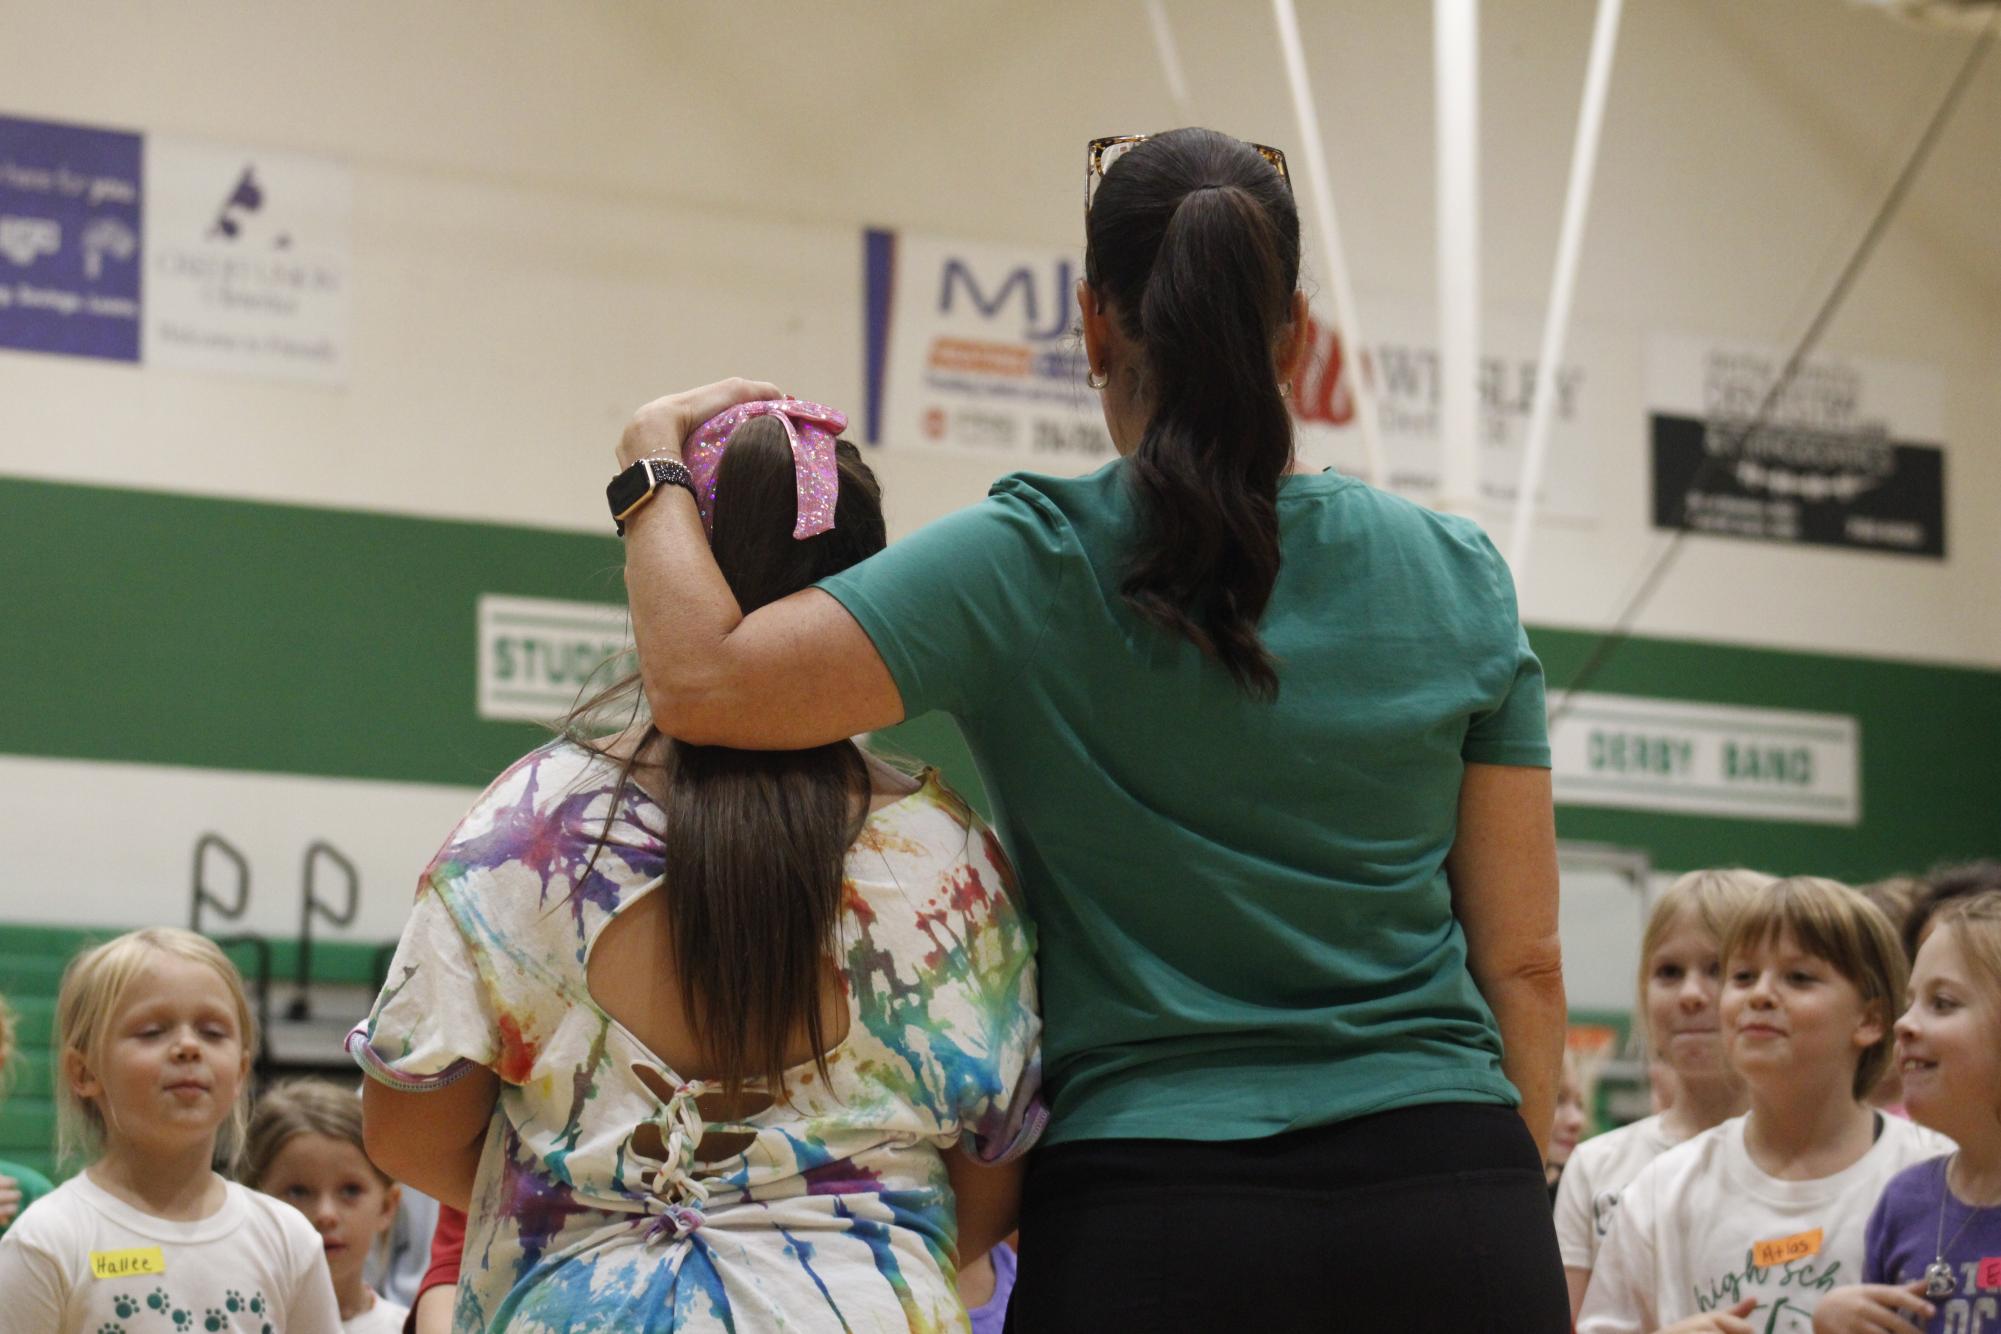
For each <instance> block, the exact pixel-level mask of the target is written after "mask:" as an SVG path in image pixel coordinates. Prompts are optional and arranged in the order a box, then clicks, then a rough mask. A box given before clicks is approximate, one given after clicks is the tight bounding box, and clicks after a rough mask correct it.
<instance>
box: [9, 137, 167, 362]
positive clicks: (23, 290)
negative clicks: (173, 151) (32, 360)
mask: <svg viewBox="0 0 2001 1334" xmlns="http://www.w3.org/2000/svg"><path fill="white" fill-rule="evenodd" d="M140 178H141V170H140V137H139V136H138V135H136V134H129V133H126V132H124V131H121V130H98V129H90V128H87V127H85V126H81V125H59V124H56V123H54V122H52V121H41V120H20V119H16V118H14V117H11V116H0V347H8V348H18V349H21V350H23V351H29V352H56V353H63V354H66V355H69V356H77V357H104V358H108V359H110V360H113V361H137V360H138V359H139V274H140V269H141V265H140V255H139V238H140V236H141V235H142V234H143V233H142V231H141V228H140V184H141V180H140Z"/></svg>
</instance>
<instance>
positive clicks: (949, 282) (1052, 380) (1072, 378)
mask: <svg viewBox="0 0 2001 1334" xmlns="http://www.w3.org/2000/svg"><path fill="white" fill-rule="evenodd" d="M863 251H864V255H865V257H866V268H867V273H866V282H867V290H866V297H867V300H866V302H865V303H864V304H865V314H864V319H865V321H866V328H865V329H864V339H865V345H866V348H867V356H868V366H867V381H866V383H867V386H868V389H867V392H868V404H867V439H868V441H869V443H871V444H889V443H893V444H895V445H896V446H898V447H900V448H907V449H912V450H938V451H959V452H963V451H971V452H975V453H983V454H995V455H1001V456H1004V457H1007V458H1011V459H1014V460H1016V461H1017V462H1016V465H1015V466H1018V467H1022V468H1031V469H1035V470H1037V471H1043V472H1086V471H1089V470H1090V469H1092V468H1095V467H1097V466H1098V465H1099V464H1101V463H1105V462H1107V461H1109V460H1110V459H1111V458H1112V457H1113V450H1112V440H1111V436H1110V435H1108V434H1107V433H1106V431H1105V420H1104V417H1103V415H1102V414H1101V413H1100V412H1099V410H1098V396H1097V394H1095V393H1093V392H1092V391H1091V390H1090V389H1089V388H1087V387H1086V386H1085V384H1084V376H1085V373H1086V367H1085V365H1084V349H1083V342H1082V340H1081V339H1080V338H1078V337H1077V336H1076V335H1075V334H1074V333H1073V332H1072V325H1073V323H1074V318H1075V313H1076V296H1075V289H1076V284H1077V279H1078V277H1080V276H1081V275H1082V273H1083V266H1082V263H1081V262H1080V261H1078V260H1077V259H1075V258H1074V257H1072V256H1070V255H1066V254H1063V253H1061V252H1059V251H1054V250H1037V249H1031V248H1028V247H1022V246H996V245H985V244H979V243H974V242H957V241H944V240H939V239H937V238H935V237H927V236H915V235H912V234H910V233H908V232H895V233H892V232H885V231H870V232H868V233H866V234H865V235H864V237H863Z"/></svg>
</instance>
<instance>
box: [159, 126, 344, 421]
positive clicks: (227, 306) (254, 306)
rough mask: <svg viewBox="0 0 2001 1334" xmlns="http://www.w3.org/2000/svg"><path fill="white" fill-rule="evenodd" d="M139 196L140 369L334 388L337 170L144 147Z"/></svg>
mask: <svg viewBox="0 0 2001 1334" xmlns="http://www.w3.org/2000/svg"><path fill="white" fill-rule="evenodd" d="M146 189H147V207H146V250H145V253H146V346H145V360H146V361H147V362H149V363H151V364H153V365H159V366H171V367H175V368H178V369H182V370H196V371H222V372H233V373H238V374H245V375H259V376H267V377H271V378H277V379H293V380H309V381H315V382H319V383H323V384H340V383H343V382H345V380H346V379H347V359H348V295H349V287H350V281H351V275H352V270H353V267H354V259H353V241H352V232H353V216H354V184H353V178H352V175H351V173H350V172H349V170H348V168H347V167H346V166H345V165H343V164H341V163H338V162H333V161H329V160H327V159H323V158H316V157H307V156H304V155H302V154H297V153H279V152H272V151H269V150H265V149H249V148H236V147H231V146H228V145H223V144H213V143H205V142H201V141H198V140H192V139H180V138H172V137H167V136H161V135H149V136H148V137H147V140H146Z"/></svg>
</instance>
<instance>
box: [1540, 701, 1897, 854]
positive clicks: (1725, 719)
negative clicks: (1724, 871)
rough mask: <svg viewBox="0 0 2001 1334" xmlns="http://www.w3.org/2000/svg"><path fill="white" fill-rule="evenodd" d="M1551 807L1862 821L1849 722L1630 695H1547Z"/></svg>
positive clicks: (1856, 742)
mask: <svg viewBox="0 0 2001 1334" xmlns="http://www.w3.org/2000/svg"><path fill="white" fill-rule="evenodd" d="M1553 700H1559V701H1560V702H1561V703H1562V707H1563V712H1562V713H1561V714H1559V715H1557V716H1554V717H1552V718H1551V720H1550V732H1549V746H1550V758H1551V765H1552V768H1553V769H1554V781H1555V787H1556V800H1557V801H1558V802H1559V803H1561V804H1564V805H1570V806H1617V807H1626V808H1631V809H1637V810H1650V811H1681V812H1686V813H1690V814H1703V815H1728V816H1736V817H1738V818H1740V819H1762V820H1798V821H1803V822H1806V823H1811V824H1844V825H1852V824H1855V823H1857V822H1858V821H1860V820H1861V818H1862V780H1861V729H1860V727H1859V726H1858V725H1857V723H1856V721H1855V719H1854V718H1852V717H1848V716H1846V715H1843V714H1831V713H1803V712H1799V711H1796V710H1792V709H1746V708H1739V707H1736V706H1734V705H1725V704H1694V703H1689V702H1688V701H1685V700H1667V699H1643V698H1638V697H1634V696H1630V695H1594V694H1584V695H1574V696H1571V697H1569V698H1568V699H1562V697H1553Z"/></svg>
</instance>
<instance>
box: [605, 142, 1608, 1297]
mask: <svg viewBox="0 0 2001 1334" xmlns="http://www.w3.org/2000/svg"><path fill="white" fill-rule="evenodd" d="M1114 164H1115V165H1114ZM1283 164H1284V159H1283V157H1282V156H1281V155H1279V154H1278V153H1277V152H1276V151H1275V150H1270V149H1258V148H1255V147H1253V146H1251V145H1247V144H1244V143H1241V142H1239V141H1238V140H1235V139H1231V138H1228V137H1226V136H1224V135H1220V134H1216V133H1213V132H1211V131H1206V130H1177V131H1174V132H1172V133H1169V134H1163V135H1160V136H1157V137H1153V138H1151V139H1128V140H1121V141H1098V142H1096V143H1094V144H1093V145H1092V146H1091V150H1090V176H1089V183H1090V187H1091V193H1090V194H1089V196H1088V200H1089V203H1088V208H1087V214H1086V246H1087V249H1086V261H1085V274H1086V277H1085V280H1084V281H1083V282H1082V283H1080V284H1079V288H1078V301H1079V306H1080V308H1081V312H1082V317H1083V331H1084V346H1085V351H1086V355H1087V356H1088V358H1089V361H1090V366H1091V371H1092V374H1091V384H1092V386H1093V387H1094V388H1097V389H1099V390H1100V391H1101V394H1102V397H1103V405H1104V413H1105V421H1106V425H1107V426H1108V427H1109V428H1110V431H1111V435H1112V439H1113V442H1114V443H1115V444H1116V445H1117V447H1118V450H1119V453H1120V455H1121V457H1120V459H1119V460H1118V461H1116V462H1114V463H1112V464H1109V465H1107V466H1106V467H1105V468H1103V469H1101V470H1099V471H1098V472H1096V473H1093V474H1091V475H1089V476H1086V477H1081V478H1074V479H1059V478H1052V477H1040V476H1034V475H1030V474H1017V475H1015V476H1012V477H1007V478H1003V479H1002V480H1001V481H1000V482H999V483H998V484H996V485H995V487H994V488H993V491H992V494H991V495H990V496H989V497H988V498H987V500H986V501H984V502H983V503H981V504H979V505H975V506H973V507H972V508H971V509H968V510H965V511H962V512H960V513H958V514H955V515H952V516H950V517H948V518H946V519H943V520H941V521H939V522H938V523H935V524H932V525H931V526H929V527H927V528H925V529H923V530H921V531H920V532H917V533H915V534H913V535H911V536H909V537H907V538H904V539H903V540H902V541H899V542H897V543H895V544H893V545H892V546H891V547H890V548H889V549H888V550H887V551H885V552H884V553H882V554H881V555H878V556H875V557H873V558H871V559H869V560H867V561H865V562H863V563H861V564H860V565H857V566H855V567H853V568H852V569H850V570H848V571H846V572H844V573H843V574H841V575H839V576H836V577H835V578H832V579H828V580H824V581H822V582H821V583H820V584H819V585H818V586H817V587H816V588H814V589H809V590H807V591H805V592H803V593H800V594H796V595H794V596H792V597H790V598H787V599H785V600H783V601H780V602H777V603H774V604H771V605H769V606H766V607H763V608H760V609H759V610H757V611H756V612H754V613H753V614H751V615H750V616H748V617H745V616H743V615H742V614H741V613H740V612H739V610H738V608H737V606H736V604H735V602H734V601H733V600H732V599H731V597H730V594H729V590H728V587H727V585H725V584H724V582H723V580H722V579H721V577H720V576H719V575H718V574H717V572H716V569H715V565H714V563H713V561H712V560H711V559H710V557H709V552H708V548H707V545H706V544H705V543H704V541H703V539H702V527H701V523H700V520H699V518H698V517H697V513H696V507H695V504H694V503H693V501H692V500H691V499H689V498H687V497H684V496H681V495H678V494H676V493H677V491H678V490H679V488H677V487H674V486H667V487H664V488H662V489H661V490H660V491H658V492H656V493H654V495H655V498H654V499H652V500H651V502H650V503H646V504H644V505H643V506H641V507H640V508H637V509H631V510H628V512H627V513H626V515H625V522H626V525H627V529H626V531H627V541H628V546H627V557H626V575H627V585H628V592H629V595H630V598H631V603H632V613H633V626H634V632H635V634H636V636H637V638H638V641H639V645H640V657H641V661H642V662H643V663H644V664H645V666H646V687H647V694H648V697H649V700H650V701H651V705H652V708H653V711H654V715H655V718H656V720H657V721H658V723H659V725H660V727H661V728H662V729H663V730H665V731H666V732H668V733H670V734H672V735H674V736H676V737H679V738H681V739H683V740H685V741H689V742H694V743H708V744H722V745H731V746H739V747H772V748H784V747H799V746H809V745H818V744H823V743H827V742H830V741H833V740H836V739H838V738H841V737H846V736H849V735H852V734H854V733H857V732H862V731H867V730H869V729H871V728H876V727H882V726H886V725H889V724H891V723H895V722H898V721H901V720H902V719H903V718H905V717H908V716H915V715H917V714H921V713H925V712H928V711H931V710H934V709H942V710H945V711H946V712H949V713H950V714H952V716H953V717H954V718H955V719H956V720H957V721H958V723H959V726H960V728H961V730H962V731H963V732H964V733H965V736H966V739H967V742H968V744H969V746H970V747H971V749H972V752H973V755H974V758H975V759H976V760H977V762H978V764H979V766H980V769H981V772H982V774H983V776H984V777H985V780H986V783H987V788H988V792H989V793H990V795H991V796H992V799H993V803H994V814H995V817H996V824H997V826H998V828H999V830H1000V832H1001V835H1002V837H1003V838H1004V840H1005V841H1006V843H1007V847H1008V851H1009V852H1010V853H1011V854H1012V856H1013V859H1014V862H1015V865H1016V867H1017V869H1018V871H1019V874H1020V877H1021V882H1022V887H1023V890H1024V893H1025V896H1026V898H1027V901H1028V904H1029V907H1030V910H1031V912H1032V913H1033V915H1034V917H1035V920H1036V924H1037V928H1038V932H1039V940H1040V951H1041V953H1040V968H1041V976H1042V997H1043V1016H1044V1032H1043V1043H1044V1047H1043V1060H1044V1072H1045V1080H1046V1087H1047V1089H1048V1092H1049V1098H1050V1104H1051V1120H1050V1128H1049V1131H1048V1133H1047V1135H1046V1136H1045V1139H1044V1147H1043V1148H1041V1149H1039V1150H1038V1151H1037V1152H1036V1154H1035V1155H1034V1157H1033V1160H1032V1162H1031V1166H1030V1169H1029V1173H1028V1179H1027V1184H1026V1186H1025V1193H1024V1197H1023V1204H1022V1214H1021V1221H1022V1227H1021V1231H1022V1247H1021V1269H1020V1276H1019V1282H1018V1286H1017V1288H1016V1291H1015V1297H1014V1304H1013V1307H1012V1312H1013V1315H1012V1319H1013V1321H1014V1323H1015V1327H1017V1328H1021V1329H1025V1330H1034V1331H1037V1332H1038V1334H1042V1332H1044V1331H1060V1330H1069V1329H1077V1330H1097V1329H1104V1328H1119V1329H1147V1330H1152V1329H1205V1330H1206V1329H1256V1330H1259V1331H1274V1330H1286V1329H1324V1328H1327V1327H1328V1325H1329V1322H1330V1320H1332V1321H1337V1322H1346V1323H1345V1324H1344V1325H1343V1327H1353V1328H1370V1329H1377V1328H1381V1329H1389V1328H1397V1329H1444V1328H1452V1329H1471V1328H1481V1329H1489V1330H1524V1331H1542V1330H1563V1329H1566V1328H1567V1327H1568V1323H1569V1320H1568V1311H1569V1307H1568V1302H1567V1301H1566V1299H1565V1295H1564V1285H1563V1276H1562V1269H1561V1265H1560V1263H1559V1261H1558V1258H1557V1251H1556V1242H1555V1236H1554V1232H1553V1229H1552V1225H1551V1222H1550V1216H1549V1207H1548V1198H1547V1194H1546V1192H1545V1189H1544V1186H1543V1175H1542V1169H1541V1163H1540V1160H1539V1153H1538V1146H1539V1144H1540V1142H1541V1141H1542V1140H1543V1139H1544V1138H1545V1137H1546V1136H1547V1134H1548V1130H1549V1126H1550V1123H1551V1119H1552V1108H1553V1100H1554V1093H1555V1084H1556V1074H1557V1067H1558V1063H1559V1059H1560V1053H1561V1048H1562V1041H1563V1038H1562V1034H1563V1019H1564V1012H1563V992H1562V982H1561V970H1560V963H1559V955H1558V949H1557V944H1556V866H1555V836H1554V830H1553V824H1552V819H1551V807H1550V788H1549V775H1548V764H1549V749H1548V741H1547V736H1546V723H1545V716H1544V709H1543V692H1542V676H1541V669H1540V667H1539V666H1538V664H1537V663H1536V660H1535V658H1534V656H1533V655H1532V654H1531V653H1530V652H1529V650H1528V645H1527V641H1526V638H1525V637H1524V635H1523V633H1522V628H1521V625H1520V621H1519V617H1518V614H1517V612H1516V608H1515V601H1514V589H1513V582H1512V579H1511V577H1510V576H1509V573H1508V571H1507V569H1506V567H1505V566H1504V565H1503V563H1502V562H1501V560H1500V557H1499V555H1498V554H1497V553H1496V552H1495V551H1494V549H1493V547H1492V545H1491V544H1490V543H1489V542H1488V541H1487V539H1486V537H1485V536H1484V535H1483V534H1482V533H1481V531H1480V530H1479V528H1478V527H1477V526H1476V525H1474V524H1472V523H1470V522H1467V521H1464V520H1460V519H1454V518H1449V517H1446V516H1441V515H1438V514H1434V513H1432V512H1430V511H1428V510H1425V509H1423V508H1421V507H1418V506H1415V505H1412V504H1409V503H1408V502H1405V501H1403V500H1400V499H1398V498H1396V497H1394V496H1391V495H1388V494H1386V493H1383V492H1380V491H1376V490H1373V489H1372V488H1369V487H1367V486H1363V485H1361V484H1359V483H1357V482H1355V481H1354V480H1352V479H1350V478H1346V477H1342V476H1339V475H1336V474H1333V473H1322V474H1311V475H1309V474H1303V473H1300V472H1299V471H1298V470H1297V468H1296V461H1295V459H1294V455H1293V449H1292V427H1291V418H1290V415H1289V414H1288V412H1287V411H1286V405H1285V402H1284V392H1285V389H1284V386H1285V385H1286V384H1287V383H1288V382H1289V381H1290V380H1291V378H1292V377H1293V374H1294V372H1295V371H1296V369H1297V367H1298V365H1299V362H1300V359H1301V356H1302V354H1303V351H1304V348H1305V344H1306V340H1307V329H1308V326H1307V322H1306V303H1305V298H1304V297H1303V295H1301V293H1300V292H1299V290H1298V274H1299V219H1298V214H1297V211H1296V209H1295V207H1294V204H1293V200H1292V195H1291V190H1290V186H1289V184H1288V182H1287V179H1286V177H1285V175H1284V165H1283ZM776 393H777V389H776V387H775V386H772V385H769V384H761V383H754V382H749V381H729V382H725V383H722V384H718V385H711V386H707V387H705V388H703V389H700V390H693V391H690V392H688V393H685V394H679V395H675V396H672V397H669V398H665V399H660V400H657V401H655V402H654V403H651V404H648V405H647V406H646V407H644V408H642V409H641V410H640V411H639V413H638V414H636V415H635V417H634V418H633V421H632V423H631V424H630V425H629V426H628V428H627V430H626V433H625V437H624V439H623V441H622V442H621V444H620V447H619V454H620V461H621V463H622V464H626V465H631V464H633V463H635V462H636V461H637V460H640V459H642V458H646V457H655V458H658V457H661V456H671V455H673V454H674V453H675V452H676V451H677V450H678V449H679V448H680V446H681V444H682V442H683V441H684V440H685V438H686V437H687V436H688V434H689V433H690V432H691V431H692V430H694V429H695V428H696V427H698V426H699V425H700V424H701V422H702V421H704V420H705V419H706V418H707V417H709V416H710V415H712V414H714V413H716V412H718V411H720V410H722V409H723V408H725V407H728V406H729V405H730V404H732V403H734V402H737V401H741V400H746V399H756V398H769V397H773V396H775V395H776ZM1336 1313H1338V1315H1337V1314H1336Z"/></svg>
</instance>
